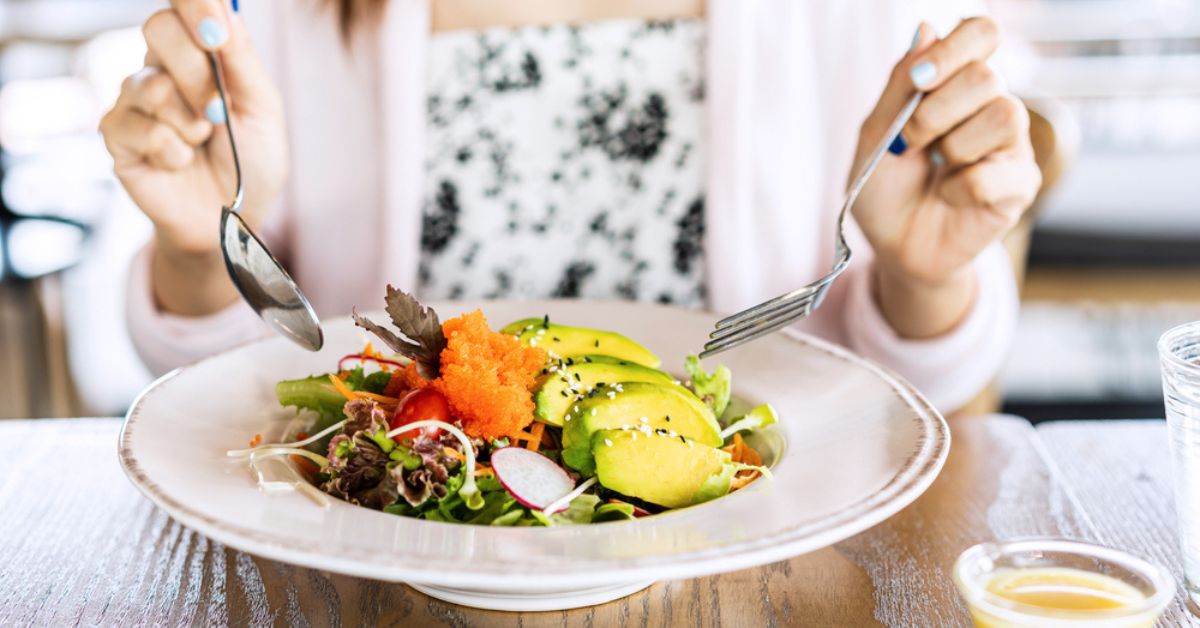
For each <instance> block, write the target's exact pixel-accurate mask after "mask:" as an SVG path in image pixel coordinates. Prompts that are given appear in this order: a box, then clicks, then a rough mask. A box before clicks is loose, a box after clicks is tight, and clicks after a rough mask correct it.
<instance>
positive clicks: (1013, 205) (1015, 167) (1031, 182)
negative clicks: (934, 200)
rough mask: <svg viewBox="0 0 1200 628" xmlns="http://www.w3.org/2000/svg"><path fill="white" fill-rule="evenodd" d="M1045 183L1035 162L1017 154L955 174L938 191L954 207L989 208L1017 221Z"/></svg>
mask: <svg viewBox="0 0 1200 628" xmlns="http://www.w3.org/2000/svg"><path fill="white" fill-rule="evenodd" d="M1041 181H1042V177H1041V173H1040V172H1039V171H1038V169H1037V165H1036V164H1035V163H1034V161H1033V159H1030V158H1028V157H1027V156H1023V155H1021V154H1020V153H1019V152H1013V153H1010V154H997V155H994V156H992V157H990V158H988V159H985V160H984V161H981V162H979V163H976V164H972V165H970V166H967V167H965V168H962V169H960V170H958V171H956V172H953V173H952V174H950V175H949V176H947V177H945V178H944V179H942V181H941V182H940V183H939V184H938V192H939V194H940V195H941V197H942V198H943V199H945V201H946V202H947V203H948V204H950V205H951V206H953V207H958V208H985V209H989V210H993V211H995V212H997V213H998V214H1001V215H1002V216H1004V217H1005V218H1006V219H1011V220H1015V219H1016V218H1017V217H1019V216H1020V213H1021V212H1022V211H1024V210H1025V208H1027V207H1029V205H1030V203H1032V202H1033V198H1034V196H1035V195H1036V194H1037V190H1038V187H1039V186H1040V185H1041Z"/></svg>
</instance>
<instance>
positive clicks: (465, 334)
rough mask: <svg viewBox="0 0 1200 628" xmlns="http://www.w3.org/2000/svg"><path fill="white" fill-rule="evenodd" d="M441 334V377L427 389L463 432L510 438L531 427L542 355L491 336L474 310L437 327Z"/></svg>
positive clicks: (498, 335)
mask: <svg viewBox="0 0 1200 628" xmlns="http://www.w3.org/2000/svg"><path fill="white" fill-rule="evenodd" d="M442 333H444V334H445V335H446V348H445V349H444V350H443V351H442V355H441V377H439V378H438V379H437V380H435V381H434V382H433V383H432V385H433V387H434V388H436V389H437V390H438V391H439V392H441V393H442V394H443V395H445V396H446V400H447V401H448V402H449V403H450V411H451V413H452V414H453V415H454V416H456V417H458V418H459V419H461V420H462V424H463V430H464V431H465V432H466V433H468V434H470V435H471V436H476V437H480V438H485V439H492V438H499V437H502V436H510V437H511V436H514V435H516V434H518V433H519V432H521V431H522V430H524V429H525V427H526V426H528V425H529V424H530V423H532V422H533V397H532V395H530V391H531V390H532V389H533V387H534V385H535V383H536V382H537V375H538V371H539V370H541V368H542V367H543V366H544V365H545V363H546V357H547V356H546V352H545V351H544V350H542V349H539V348H537V347H527V346H524V345H522V344H521V343H519V342H517V340H516V339H515V338H513V337H512V336H511V335H509V334H501V333H499V332H496V331H492V329H491V328H490V327H488V324H487V319H486V318H484V316H483V312H480V311H479V310H475V311H474V312H471V313H469V314H464V315H462V316H459V317H458V318H452V319H450V320H447V321H446V322H445V323H442ZM406 370H407V369H406ZM413 375H416V373H413Z"/></svg>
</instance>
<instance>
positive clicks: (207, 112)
mask: <svg viewBox="0 0 1200 628" xmlns="http://www.w3.org/2000/svg"><path fill="white" fill-rule="evenodd" d="M204 117H205V118H208V121H209V122H212V123H213V124H224V123H225V104H224V103H222V102H221V97H220V96H213V97H212V100H210V101H208V104H207V105H204Z"/></svg>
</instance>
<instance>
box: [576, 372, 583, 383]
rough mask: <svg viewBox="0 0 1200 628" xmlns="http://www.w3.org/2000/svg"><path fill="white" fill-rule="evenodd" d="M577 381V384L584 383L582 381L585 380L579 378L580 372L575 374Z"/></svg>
mask: <svg viewBox="0 0 1200 628" xmlns="http://www.w3.org/2000/svg"><path fill="white" fill-rule="evenodd" d="M575 381H577V382H582V381H583V379H582V378H580V377H579V373H578V372H576V373H575Z"/></svg>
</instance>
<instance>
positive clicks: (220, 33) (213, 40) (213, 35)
mask: <svg viewBox="0 0 1200 628" xmlns="http://www.w3.org/2000/svg"><path fill="white" fill-rule="evenodd" d="M196 32H197V33H199V35H200V41H202V42H204V45H205V46H208V47H209V48H216V47H217V46H220V45H221V44H223V43H225V40H226V39H229V34H228V33H226V32H225V29H224V28H222V27H221V24H220V22H217V21H216V20H214V19H213V18H211V17H206V18H204V19H203V20H200V24H199V25H198V26H196Z"/></svg>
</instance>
